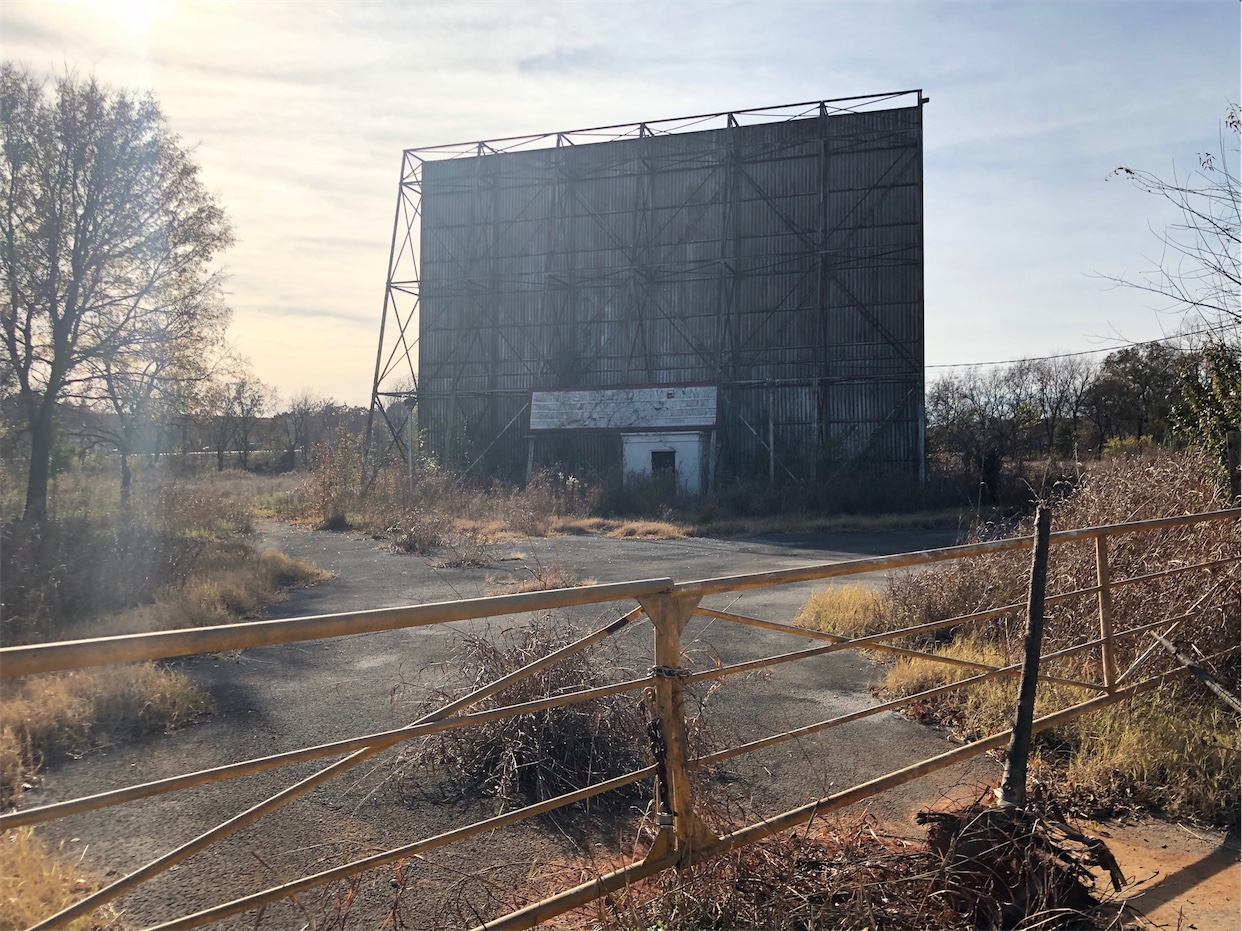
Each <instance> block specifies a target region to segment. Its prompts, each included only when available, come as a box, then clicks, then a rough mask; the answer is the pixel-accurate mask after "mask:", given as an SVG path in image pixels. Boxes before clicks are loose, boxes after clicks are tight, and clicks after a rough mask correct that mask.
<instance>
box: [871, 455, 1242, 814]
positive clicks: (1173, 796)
mask: <svg viewBox="0 0 1242 931" xmlns="http://www.w3.org/2000/svg"><path fill="white" fill-rule="evenodd" d="M1052 507H1053V530H1054V531H1056V530H1059V529H1072V528H1078V527H1088V526H1102V525H1109V524H1118V523H1126V522H1131V521H1140V520H1146V519H1151V518H1159V517H1168V516H1176V515H1182V514H1192V513H1198V512H1203V511H1210V510H1218V509H1222V508H1225V507H1228V502H1227V501H1226V499H1225V498H1224V497H1223V495H1222V493H1221V491H1220V489H1219V485H1218V483H1217V480H1216V476H1215V474H1214V472H1213V464H1212V463H1211V462H1210V461H1209V460H1208V459H1207V457H1206V456H1205V455H1203V454H1202V453H1199V452H1197V451H1186V452H1181V453H1172V454H1163V455H1160V456H1156V457H1149V458H1141V459H1125V460H1115V461H1111V462H1104V463H1100V464H1097V465H1096V466H1094V467H1093V468H1092V469H1091V470H1090V471H1089V472H1088V473H1087V475H1086V476H1085V477H1084V479H1083V481H1082V483H1081V485H1080V487H1079V488H1078V490H1077V491H1076V492H1075V493H1073V494H1070V495H1068V496H1066V497H1065V498H1063V499H1061V500H1059V501H1054V502H1052ZM1029 532H1030V521H1022V522H1019V523H1018V524H1016V525H1013V526H1007V527H994V526H993V527H984V528H981V529H980V530H979V531H978V532H977V534H976V538H981V539H986V538H990V537H996V536H1001V535H1011V534H1023V533H1029ZM1108 558H1109V566H1110V576H1111V579H1112V581H1113V582H1114V583H1116V582H1118V581H1123V580H1126V579H1139V578H1141V577H1144V576H1148V575H1152V574H1155V573H1159V572H1161V571H1163V570H1167V569H1174V568H1181V567H1192V566H1198V565H1201V564H1205V563H1214V562H1220V563H1221V564H1220V565H1216V566H1212V567H1210V568H1196V569H1192V570H1191V571H1187V572H1183V573H1181V574H1178V575H1174V576H1164V577H1161V578H1152V579H1143V580H1142V581H1139V582H1137V583H1135V584H1127V585H1121V586H1118V587H1116V588H1115V589H1114V590H1113V592H1114V593H1113V627H1114V630H1115V631H1117V632H1118V633H1120V634H1123V635H1122V636H1119V637H1117V638H1116V639H1115V641H1114V653H1115V657H1116V664H1117V668H1118V670H1119V671H1121V672H1124V671H1126V670H1130V669H1131V668H1132V667H1133V672H1132V674H1131V676H1132V678H1131V681H1134V680H1137V679H1141V678H1145V677H1147V676H1150V675H1155V674H1159V673H1163V672H1169V671H1173V670H1180V666H1179V665H1178V664H1177V663H1176V662H1175V661H1174V660H1173V659H1172V658H1171V657H1169V656H1167V655H1166V654H1165V653H1164V651H1162V650H1160V649H1157V648H1155V646H1154V641H1153V639H1152V637H1151V635H1150V634H1146V633H1139V634H1128V635H1126V634H1125V633H1124V632H1125V631H1127V630H1130V629H1134V628H1138V627H1142V626H1143V625H1147V624H1154V623H1157V622H1160V621H1162V620H1165V619H1171V618H1175V617H1178V616H1180V615H1182V614H1185V613H1187V612H1188V611H1189V610H1190V609H1191V608H1192V607H1194V608H1195V609H1196V610H1197V612H1198V613H1197V614H1196V616H1194V617H1192V618H1190V619H1188V620H1186V621H1183V622H1181V623H1180V624H1179V625H1178V626H1177V627H1176V628H1175V632H1174V633H1173V634H1171V636H1173V637H1174V638H1175V639H1178V640H1180V641H1182V642H1183V643H1184V644H1187V648H1188V649H1192V650H1195V651H1198V652H1199V653H1200V655H1202V656H1204V657H1211V658H1212V660H1211V662H1208V663H1206V665H1208V666H1209V667H1210V668H1211V669H1212V671H1213V672H1214V673H1215V674H1216V675H1217V677H1218V678H1220V679H1221V680H1222V681H1223V682H1225V683H1226V687H1231V688H1233V689H1235V690H1236V689H1237V684H1238V678H1239V656H1238V646H1239V639H1240V636H1242V624H1240V620H1239V614H1240V611H1239V582H1238V566H1239V538H1238V522H1237V520H1218V521H1214V522H1206V523H1198V524H1194V525H1187V526H1181V527H1173V528H1168V529H1163V530H1157V531H1147V532H1143V533H1141V534H1129V535H1125V536H1115V537H1112V538H1110V539H1109V541H1108ZM1029 561H1030V555H1029V552H1027V551H1025V550H1020V551H1013V552H1008V553H995V554H990V555H987V556H983V557H979V558H973V559H967V560H958V561H954V562H950V563H942V564H938V565H934V566H932V567H929V568H927V569H924V570H920V571H917V572H911V573H906V574H903V575H901V576H898V577H896V578H894V579H893V580H892V581H891V583H890V586H889V590H888V593H887V595H888V599H889V603H890V608H889V610H888V611H887V612H885V614H886V615H887V616H885V617H883V619H882V620H881V621H877V622H875V623H873V624H872V625H871V627H870V628H868V629H866V630H865V631H860V632H871V629H872V628H881V627H883V628H887V629H893V628H895V627H907V626H913V625H916V624H923V623H927V622H930V621H937V620H941V619H947V618H951V617H956V616H960V615H964V614H969V613H972V612H975V611H980V610H984V609H988V608H995V607H999V606H1002V605H1006V604H1016V605H1024V604H1025V600H1026V593H1027V585H1028V582H1029V572H1030V569H1029ZM1095 585H1096V556H1095V549H1094V545H1093V543H1092V541H1090V540H1086V541H1079V542H1072V543H1069V544H1062V545H1057V546H1054V547H1053V548H1052V550H1051V554H1050V559H1049V568H1048V594H1049V595H1054V594H1056V593H1061V592H1073V591H1082V590H1086V591H1085V592H1084V594H1082V595H1080V596H1077V597H1074V598H1072V599H1069V600H1066V601H1060V602H1054V603H1052V604H1049V605H1048V607H1047V610H1046V617H1045V622H1044V625H1045V626H1044V652H1045V653H1050V652H1054V651H1057V650H1061V649H1064V648H1067V647H1069V646H1072V645H1075V644H1080V643H1083V642H1085V641H1090V640H1094V639H1096V638H1098V637H1099V635H1100V619H1099V608H1098V603H1097V598H1096V593H1095V592H1094V591H1091V589H1092V588H1093V587H1094V586H1095ZM1023 631H1024V608H1022V607H1020V608H1018V609H1016V610H1014V611H1012V612H1010V613H1008V614H1006V615H1005V616H1003V617H1000V618H996V619H992V620H988V621H982V622H973V623H970V624H965V625H961V626H959V627H957V628H942V629H941V630H939V631H936V632H934V633H933V634H929V635H920V636H918V637H914V638H910V639H911V640H912V641H913V643H914V644H915V645H918V646H919V647H921V648H923V649H930V650H933V651H934V652H937V653H941V654H943V655H945V656H949V657H953V658H956V659H966V660H970V661H973V662H979V663H986V664H989V665H994V666H999V665H1012V664H1015V663H1020V662H1021V656H1022V638H1023ZM1042 671H1043V672H1045V673H1050V674H1053V675H1058V676H1062V677H1065V678H1070V679H1077V680H1085V681H1095V682H1099V681H1101V680H1102V678H1103V671H1102V659H1101V651H1100V649H1099V648H1098V647H1097V648H1094V649H1091V650H1089V651H1086V652H1081V653H1077V654H1075V655H1072V656H1068V657H1063V658H1060V659H1057V660H1051V661H1045V663H1044V664H1043V666H1042ZM970 674H973V673H971V672H970V671H964V670H961V669H954V668H952V667H947V666H944V665H940V664H936V663H933V662H930V661H927V660H919V659H913V660H911V659H902V660H898V661H896V662H895V663H894V664H893V666H892V667H891V670H890V672H889V673H888V676H887V678H886V680H885V686H886V689H887V690H888V691H889V692H891V693H895V694H913V693H915V692H918V691H923V690H925V689H928V688H931V687H934V686H938V685H941V684H944V683H946V682H952V681H957V680H958V679H961V678H965V677H966V676H967V675H970ZM1091 694H1092V693H1090V692H1084V691H1082V690H1081V689H1078V688H1075V687H1072V686H1064V685H1053V684H1046V683H1045V684H1041V686H1040V691H1039V694H1038V698H1037V705H1036V711H1037V713H1046V712H1050V711H1053V710H1058V709H1059V708H1063V707H1066V706H1068V705H1070V704H1074V703H1077V702H1080V701H1083V700H1085V699H1086V698H1088V697H1090V696H1091ZM1015 697H1016V681H1014V680H1013V679H1008V680H993V681H991V682H988V683H984V684H983V685H980V686H976V687H974V688H972V689H970V690H969V691H965V690H964V691H961V692H955V693H952V694H950V695H946V696H941V697H939V698H936V699H934V700H932V701H930V702H925V703H921V704H920V705H919V706H918V707H916V708H915V709H914V711H915V713H916V714H917V715H919V717H920V718H921V719H924V720H930V721H937V722H939V723H942V724H948V725H950V726H952V727H954V728H955V729H957V730H959V731H961V732H962V733H963V734H965V735H966V736H970V737H975V736H981V735H983V734H986V733H992V732H995V731H999V730H1003V729H1004V728H1006V727H1008V726H1009V725H1010V724H1011V723H1012V718H1013V707H1014V704H1013V703H1014V700H1015ZM1216 701H1217V700H1216V699H1215V698H1213V697H1212V696H1211V695H1210V694H1209V693H1207V692H1206V690H1204V689H1202V688H1201V687H1199V686H1198V685H1197V684H1195V683H1194V682H1193V681H1189V682H1185V683H1180V684H1176V687H1173V686H1172V684H1171V685H1170V687H1166V688H1164V689H1162V690H1161V691H1160V692H1159V693H1157V694H1155V695H1151V694H1148V695H1145V696H1143V697H1142V698H1139V699H1134V700H1132V701H1131V702H1127V703H1123V704H1122V705H1119V706H1115V707H1113V708H1110V709H1106V710H1104V711H1102V712H1098V713H1096V714H1092V715H1088V716H1085V717H1083V718H1080V719H1078V720H1077V721H1075V722H1072V723H1071V724H1068V725H1065V726H1063V727H1060V728H1057V729H1056V730H1055V731H1053V732H1050V733H1047V734H1044V735H1042V736H1041V737H1040V738H1039V740H1038V741H1037V746H1038V748H1039V750H1040V752H1041V754H1042V765H1044V766H1046V767H1051V770H1050V775H1051V776H1052V778H1055V779H1056V780H1057V782H1058V783H1059V784H1060V785H1062V786H1063V787H1064V788H1066V789H1067V791H1068V792H1069V793H1070V796H1071V797H1072V798H1071V799H1070V800H1069V803H1070V804H1074V805H1076V806H1077V807H1078V808H1079V810H1082V811H1084V812H1086V813H1088V814H1107V813H1109V812H1111V811H1114V810H1116V809H1119V808H1127V807H1134V806H1140V807H1155V808H1159V809H1161V810H1163V811H1166V812H1168V813H1171V814H1178V815H1183V816H1189V817H1193V818H1196V819H1200V820H1205V821H1212V822H1217V823H1229V822H1234V821H1236V820H1237V818H1238V815H1239V805H1238V791H1239V784H1240V780H1242V771H1240V770H1242V766H1240V765H1239V747H1238V734H1237V719H1236V716H1233V715H1231V714H1230V713H1229V712H1227V711H1224V710H1222V708H1220V707H1218V706H1217V704H1216Z"/></svg>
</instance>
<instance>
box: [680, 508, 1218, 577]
mask: <svg viewBox="0 0 1242 931" xmlns="http://www.w3.org/2000/svg"><path fill="white" fill-rule="evenodd" d="M1238 513H1239V512H1238V509H1236V508H1230V509H1229V510H1224V511H1208V512H1206V513H1203V514H1188V515H1186V516H1184V517H1161V518H1157V519H1155V520H1141V521H1132V522H1130V523H1125V524H1107V525H1103V526H1099V527H1082V528H1080V529H1077V530H1059V531H1057V532H1056V533H1053V534H1051V536H1050V538H1049V539H1050V542H1052V543H1069V542H1072V541H1074V540H1084V539H1091V538H1094V537H1100V536H1111V535H1113V534H1119V533H1131V532H1137V531H1140V530H1158V529H1161V528H1165V527H1178V526H1181V525H1182V524H1193V523H1200V522H1202V521H1210V520H1224V519H1226V518H1235V519H1236V518H1237V517H1238ZM1033 539H1034V537H1030V536H1026V537H1011V538H1009V539H1006V540H989V541H988V542H986V543H969V544H966V545H965V546H946V547H944V548H942V549H933V550H916V551H912V552H909V553H897V554H895V555H893V556H869V557H867V558H865V559H849V560H846V561H844V562H837V563H817V564H815V565H810V566H801V567H799V568H797V569H774V570H772V571H770V572H751V573H746V574H744V575H729V576H720V577H718V578H712V579H698V580H696V581H693V582H684V583H680V584H678V585H677V586H676V588H675V589H674V590H673V594H674V595H697V596H699V597H702V596H704V595H715V594H720V593H722V592H736V591H743V590H745V589H750V588H767V587H769V586H772V585H787V584H790V583H793V582H814V581H817V580H819V579H831V578H839V577H840V576H845V575H860V574H862V573H864V572H881V571H885V570H888V569H905V568H908V567H910V566H924V565H927V564H929V563H934V562H944V561H946V560H950V559H961V558H962V557H965V556H980V555H983V554H984V553H1002V552H1005V551H1007V550H1016V549H1021V548H1023V547H1026V546H1029V545H1030V544H1031V541H1032V540H1033Z"/></svg>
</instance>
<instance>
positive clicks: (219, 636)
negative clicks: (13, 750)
mask: <svg viewBox="0 0 1242 931" xmlns="http://www.w3.org/2000/svg"><path fill="white" fill-rule="evenodd" d="M672 587H673V580H672V579H643V580H640V581H635V582H611V583H607V584H604V585H588V586H578V587H576V588H556V589H550V590H548V591H542V592H522V593H519V594H515V595H490V596H488V597H485V598H466V599H463V600H460V601H440V602H434V603H431V604H420V605H407V606H405V607H400V608H377V609H375V610H372V611H350V612H347V613H342V614H322V615H317V616H313V617H292V618H284V619H281V620H276V621H251V622H249V623H243V624H222V625H219V626H217V627H197V628H183V629H181V630H164V631H157V632H155V633H149V634H122V635H120V636H117V637H95V638H92V639H90V640H67V641H63V642H56V643H39V644H33V645H30V646H20V647H4V648H2V649H0V678H2V679H14V678H17V677H18V676H29V675H33V674H35V673H45V672H63V671H66V670H70V669H85V668H86V667H88V666H107V665H110V664H112V663H126V662H133V661H135V660H146V659H167V658H169V657H172V656H190V655H193V654H195V653H218V652H220V651H221V650H243V649H247V648H250V647H263V646H274V645H276V644H281V643H294V642H297V641H300V640H321V639H324V638H327V637H344V636H347V635H350V634H369V633H375V632H376V631H381V630H398V629H401V628H406V627H425V626H428V625H431V624H444V623H448V622H449V621H465V620H472V619H478V618H487V617H498V616H500V615H505V614H521V613H523V612H527V611H545V610H548V609H550V608H568V607H572V606H574V605H589V604H603V603H605V602H609V601H621V600H624V599H629V598H637V597H638V596H640V595H656V594H660V593H661V592H667V591H669V590H671V589H672Z"/></svg>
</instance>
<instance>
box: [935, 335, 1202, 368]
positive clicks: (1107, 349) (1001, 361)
mask: <svg viewBox="0 0 1242 931" xmlns="http://www.w3.org/2000/svg"><path fill="white" fill-rule="evenodd" d="M1212 332H1214V330H1213V328H1212V327H1204V328H1203V329H1201V330H1190V331H1189V332H1186V333H1176V334H1174V335H1173V336H1160V337H1157V338H1156V339H1142V340H1136V341H1134V342H1129V343H1120V344H1118V345H1116V346H1104V347H1102V348H1100V349H1083V350H1081V351H1079V352H1058V353H1055V354H1053V355H1050V356H1023V357H1022V358H1020V359H998V360H997V361H995V362H947V363H942V364H940V365H925V366H923V367H924V368H925V369H968V368H979V367H980V366H984V365H1014V364H1016V363H1018V362H1046V361H1047V360H1049V359H1069V358H1072V357H1074V356H1092V355H1096V354H1098V353H1101V352H1117V351H1118V350H1120V349H1129V348H1131V347H1132V346H1150V345H1153V344H1155V343H1167V342H1169V341H1170V340H1174V339H1185V338H1186V337H1188V336H1202V335H1203V334H1204V333H1212Z"/></svg>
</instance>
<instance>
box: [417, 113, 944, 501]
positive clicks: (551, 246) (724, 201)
mask: <svg viewBox="0 0 1242 931" xmlns="http://www.w3.org/2000/svg"><path fill="white" fill-rule="evenodd" d="M921 132H922V127H921V109H920V108H918V107H909V108H902V109H894V110H882V111H873V112H867V113H858V114H844V115H838V116H830V117H820V118H810V119H798V120H790V121H787V122H780V123H766V124H758V125H752V126H741V127H733V128H729V129H720V130H711V131H706V132H693V133H680V134H675V135H668V136H656V137H648V138H641V139H626V140H619V141H615V142H608V143H601V144H596V145H580V146H566V147H561V148H549V149H540V150H534V151H524V152H516V153H511V154H502V155H484V156H481V157H474V158H457V159H452V160H448V161H441V162H428V163H426V164H425V165H424V166H423V182H422V229H421V253H422V266H421V273H422V274H421V282H420V291H421V294H420V301H421V314H420V334H419V396H420V422H421V423H422V425H423V426H424V428H425V429H426V431H427V432H426V436H427V442H428V444H429V446H430V448H431V451H432V452H434V453H435V454H437V455H439V456H440V457H442V458H447V459H449V460H452V461H453V462H455V463H457V464H460V462H461V460H462V459H463V458H464V457H467V456H468V455H470V451H471V450H480V449H481V448H483V447H485V446H488V445H489V444H490V445H491V446H492V448H493V452H492V453H489V455H490V456H492V457H493V459H494V460H495V464H496V466H497V467H498V468H500V469H502V470H503V471H509V470H510V469H511V468H512V469H519V471H520V468H521V467H524V465H525V457H526V434H525V425H524V424H523V423H521V422H520V420H521V418H520V417H519V418H518V422H516V423H513V424H512V425H510V422H511V420H512V418H513V417H514V416H516V415H517V413H518V412H519V411H520V409H521V406H522V404H523V403H525V400H528V399H529V392H530V391H531V390H532V389H534V388H561V387H593V386H594V387H604V386H619V385H640V384H679V383H699V384H702V383H709V384H717V385H719V386H721V391H722V399H723V400H722V408H721V410H722V417H723V418H724V419H723V420H722V423H721V425H720V434H719V439H720V444H721V455H720V456H719V458H718V462H719V463H720V467H721V469H722V470H723V471H724V472H725V473H727V474H728V473H732V474H737V475H739V476H745V475H748V474H750V473H751V472H753V471H754V470H755V469H757V468H759V466H756V465H755V463H756V462H759V461H760V460H762V461H763V462H766V457H767V452H766V446H764V443H766V436H767V433H766V430H767V426H766V425H767V422H768V418H769V416H771V417H772V418H773V421H774V433H775V435H776V440H777V442H776V444H775V445H776V448H777V451H778V454H779V455H780V456H781V457H782V460H783V473H784V474H788V473H790V472H792V473H793V474H795V475H797V476H798V477H799V478H804V477H810V476H811V475H813V474H816V469H817V467H820V466H822V465H823V464H825V463H833V462H849V461H851V460H864V461H867V462H885V463H891V464H894V465H900V466H902V467H908V468H910V469H917V467H918V459H919V456H920V450H919V439H918V438H919V435H920V423H919V421H920V418H921V416H922V405H921V399H922V379H923V371H922V362H923V308H922V274H923V268H922V262H923V250H922V157H921V151H922V150H921V144H922V142H921ZM507 425H510V426H508V428H507V429H506V426H507ZM501 431H504V435H503V436H502V435H500V434H501ZM757 434H758V435H761V436H762V437H763V440H762V442H761V440H760V438H759V436H758V435H757ZM506 450H507V452H506ZM475 455H478V453H477V452H476V453H475ZM519 463H520V466H519ZM761 464H762V463H761ZM766 468H767V466H766V464H762V469H763V470H766Z"/></svg>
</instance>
